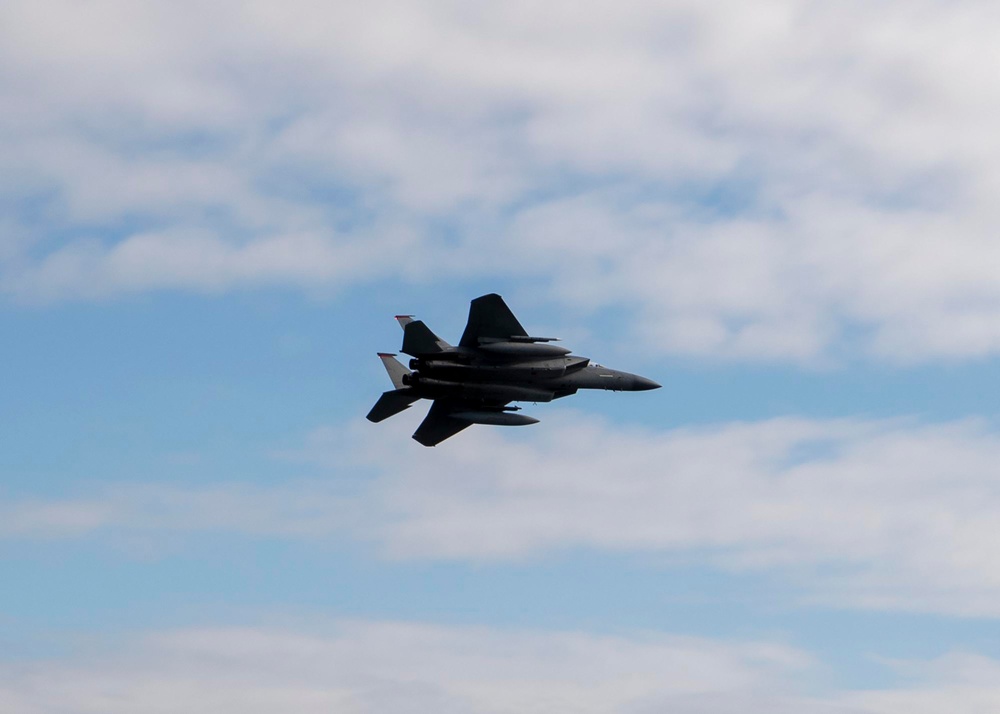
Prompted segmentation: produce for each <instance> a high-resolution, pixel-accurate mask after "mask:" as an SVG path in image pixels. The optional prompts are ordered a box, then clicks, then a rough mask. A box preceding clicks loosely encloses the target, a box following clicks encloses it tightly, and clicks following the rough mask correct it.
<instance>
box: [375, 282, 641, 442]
mask: <svg viewBox="0 0 1000 714" xmlns="http://www.w3.org/2000/svg"><path fill="white" fill-rule="evenodd" d="M396 320H398V321H399V325H400V327H402V328H403V346H402V348H401V350H400V351H401V352H403V353H405V354H408V355H410V357H412V358H413V359H411V360H410V367H409V369H407V368H406V367H405V366H403V364H402V363H401V362H399V361H398V360H397V359H396V355H395V354H389V353H386V352H379V353H378V356H379V358H380V359H381V360H382V364H384V365H385V369H386V371H387V372H388V373H389V379H391V380H392V385H393V386H394V387H395V389H393V390H391V391H388V392H384V393H383V394H382V396H381V397H380V398H379V400H378V401H377V402H376V403H375V406H373V407H372V409H371V411H370V412H368V421H372V422H380V421H382V420H383V419H388V418H389V417H391V416H393V415H395V414H399V413H400V412H401V411H403V410H404V409H409V408H410V405H412V404H413V403H414V402H416V401H418V400H420V399H430V400H432V401H433V404H431V408H430V410H429V411H428V412H427V416H426V417H425V418H424V420H423V422H422V423H421V424H420V426H419V427H418V428H417V430H416V431H415V432H414V433H413V438H414V439H416V440H417V441H418V442H420V443H421V444H423V445H424V446H437V445H438V444H440V443H441V442H442V441H444V440H445V439H447V438H449V437H452V436H454V435H455V434H457V433H458V432H460V431H462V430H463V429H465V428H467V427H470V426H472V425H473V424H494V425H497V426H523V425H527V424H537V423H538V420H537V419H535V418H533V417H530V416H526V415H523V414H517V413H515V412H518V411H520V410H521V408H520V407H511V406H507V405H508V404H510V403H511V402H551V401H552V400H553V399H560V398H561V397H568V396H569V395H571V394H576V391H577V390H578V389H607V390H610V391H614V392H640V391H644V390H647V389H658V388H659V387H660V385H659V384H657V383H656V382H654V381H653V380H651V379H646V378H645V377H640V376H639V375H637V374H629V373H628V372H620V371H618V370H616V369H608V368H607V367H602V366H601V365H599V364H591V362H590V359H588V358H587V357H576V356H573V355H571V354H570V351H569V350H568V349H566V348H564V347H559V346H558V345H553V344H549V343H550V342H558V339H557V338H555V337H530V336H529V335H528V333H527V332H525V331H524V328H523V327H521V323H520V322H518V321H517V318H516V317H514V313H512V312H511V311H510V308H509V307H507V304H506V303H505V302H504V301H503V298H502V297H500V296H499V295H497V294H495V293H491V294H489V295H483V296H482V297H478V298H476V299H475V300H473V301H472V305H471V307H470V308H469V322H468V324H466V326H465V332H463V333H462V339H461V340H460V341H459V343H458V346H453V345H449V344H448V343H447V342H445V341H444V340H442V339H441V338H440V337H438V336H437V335H435V334H434V333H433V332H431V331H430V329H429V328H428V327H427V325H425V324H424V323H423V322H422V321H420V320H414V319H413V316H412V315H397V316H396Z"/></svg>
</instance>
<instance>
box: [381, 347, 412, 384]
mask: <svg viewBox="0 0 1000 714" xmlns="http://www.w3.org/2000/svg"><path fill="white" fill-rule="evenodd" d="M378 356H379V359H380V360H382V365H383V366H384V367H385V371H386V372H388V373H389V379H391V380H392V386H394V387H395V388H396V389H402V388H403V387H404V386H405V385H404V384H403V377H405V376H406V375H408V374H409V373H410V370H408V369H407V368H406V367H404V366H403V365H402V364H401V363H400V362H399V360H397V359H396V355H393V354H388V353H386V352H379V353H378Z"/></svg>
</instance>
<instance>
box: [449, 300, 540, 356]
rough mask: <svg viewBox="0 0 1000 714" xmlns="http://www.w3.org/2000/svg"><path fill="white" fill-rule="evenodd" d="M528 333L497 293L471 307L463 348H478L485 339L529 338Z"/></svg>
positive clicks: (473, 303)
mask: <svg viewBox="0 0 1000 714" xmlns="http://www.w3.org/2000/svg"><path fill="white" fill-rule="evenodd" d="M527 336H528V333H527V332H525V331H524V328H523V327H521V323H520V322H518V321H517V318H516V317H514V313H512V312H511V311H510V308H509V307H507V303H505V302H504V301H503V298H502V297H500V296H499V295H497V294H496V293H490V294H489V295H483V296H482V297H477V298H476V299H475V300H473V301H472V304H471V305H470V306H469V322H468V323H467V324H466V326H465V332H463V333H462V341H461V342H459V343H458V344H459V345H460V346H461V347H478V346H479V340H480V339H481V338H483V337H488V338H494V339H501V340H505V339H507V338H509V337H527Z"/></svg>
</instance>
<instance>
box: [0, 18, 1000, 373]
mask: <svg viewBox="0 0 1000 714" xmlns="http://www.w3.org/2000/svg"><path fill="white" fill-rule="evenodd" d="M192 7H193V6H188V5H186V4H185V3H177V2H172V3H160V2H149V3H142V4H138V5H137V4H135V3H123V2H118V1H116V0H103V1H102V2H97V3H90V4H88V5H86V6H80V5H78V4H76V3H69V2H60V1H58V0H49V1H48V2H44V3H29V2H8V3H5V4H4V8H3V10H2V11H0V12H2V13H3V16H2V20H3V21H2V22H0V28H3V29H2V30H0V32H3V33H4V34H3V36H2V38H0V39H2V41H0V59H2V61H3V66H4V67H5V72H4V74H3V75H2V76H0V99H2V101H3V104H4V106H5V107H7V108H8V111H7V112H5V114H4V117H2V118H0V202H3V203H4V204H5V205H8V206H9V207H10V210H8V211H7V213H9V214H11V215H13V216H16V218H15V219H11V220H12V225H10V226H9V227H8V226H5V233H4V236H5V237H4V238H2V239H0V240H2V242H3V245H0V259H2V260H3V263H2V264H0V276H2V282H0V285H2V289H3V290H4V291H5V292H7V293H8V294H11V295H13V296H15V297H17V298H20V299H26V298H30V299H69V298H74V297H93V296H95V295H114V294H118V293H122V292H131V291H135V290H147V289H164V288H169V289H194V290H206V289H211V290H228V289H238V288H245V287H250V286H256V285H273V284H283V285H285V284H287V285H297V286H305V287H306V288H307V289H310V290H313V289H317V286H318V285H319V286H321V287H325V288H331V287H332V288H336V287H338V286H341V285H345V284H349V283H352V282H356V281H359V280H372V279H375V278H377V277H379V276H385V275H392V276H395V277H399V276H402V277H411V278H412V277H420V276H426V275H431V274H433V275H435V276H436V277H438V278H440V277H448V276H459V277H467V276H469V275H473V274H475V275H490V276H496V275H498V274H505V275H508V276H514V277H520V278H523V279H526V280H531V281H536V282H542V283H543V284H545V285H546V286H548V285H549V284H550V283H551V288H552V290H551V296H552V297H554V298H556V299H559V300H567V301H568V300H573V301H574V302H578V301H580V299H581V295H582V296H584V298H583V301H584V302H586V303H588V304H591V305H594V306H597V305H607V304H623V305H626V306H628V307H629V308H638V309H637V310H635V312H636V314H637V318H636V330H637V331H638V332H639V333H640V334H643V335H646V336H647V337H648V338H649V340H650V342H651V343H652V344H653V345H655V346H656V347H657V348H659V349H661V350H662V351H664V352H669V353H677V352H680V353H691V354H712V355H717V356H720V357H723V358H748V357H749V358H757V359H768V360H793V361H810V360H816V359H823V358H824V357H828V356H829V355H830V354H831V353H838V352H841V351H843V347H844V346H843V345H842V344H841V342H842V341H843V340H854V341H855V343H854V344H850V345H849V346H848V348H847V349H849V350H860V351H862V352H866V353H869V354H872V355H875V356H876V357H878V358H887V359H892V360H914V359H917V360H920V359H931V358H940V357H946V358H966V357H974V356H982V355H991V354H996V353H997V352H998V351H1000V329H998V328H997V327H996V325H998V324H1000V278H998V276H997V273H996V270H995V269H993V268H992V266H994V265H996V264H997V259H998V258H1000V256H997V255H996V253H997V251H998V248H997V242H996V240H995V235H996V233H997V229H998V227H1000V220H998V219H1000V216H998V214H997V211H996V210H995V208H994V206H993V204H994V201H993V196H995V195H996V193H997V189H998V187H1000V171H998V169H997V166H1000V162H998V161H997V156H998V153H1000V142H998V140H997V137H996V132H995V131H994V129H993V122H992V117H993V116H995V115H996V114H997V110H998V109H1000V90H998V89H997V87H996V84H995V82H994V81H993V76H994V74H995V72H993V71H992V67H993V64H995V61H996V60H997V59H998V58H997V53H996V49H995V42H994V37H993V33H992V32H991V31H990V28H991V27H992V24H993V23H992V19H993V18H992V10H991V8H990V7H988V6H987V5H984V4H982V3H978V2H973V1H972V0H969V1H968V2H950V3H943V2H931V1H927V2H920V3H917V4H916V5H914V4H913V3H911V2H908V3H902V2H889V3H880V4H878V5H872V4H871V3H862V2H846V3H836V4H829V3H826V4H824V3H817V2H813V1H812V0H767V1H765V2H758V3H755V4H754V5H753V6H752V7H751V6H747V5H746V3H740V2H735V1H730V2H721V3H712V4H705V3H693V2H688V1H687V0H677V1H675V2H671V3H667V4H664V3H654V2H644V1H635V2H626V3H618V4H616V5H615V8H614V10H613V11H612V10H608V9H605V8H601V7H597V6H594V7H589V8H587V9H586V11H581V10H580V8H579V6H578V5H566V4H560V3H550V4H547V5H545V6H544V7H540V6H538V5H537V4H531V3H522V2H505V3H501V4H494V5H490V6H488V7H486V6H484V7H477V8H470V7H468V6H467V5H466V4H462V3H454V2H450V1H447V0H440V1H438V2H428V3H423V4H420V5H413V4H410V3H400V2H393V1H391V0H387V1H385V2H375V3H366V4H365V5H364V7H361V6H347V5H343V4H333V5H331V4H329V3H317V2H311V1H309V0H293V1H292V2H289V3H282V4H280V5H274V4H273V3H217V4H215V5H213V7H212V8H211V10H206V9H205V8H202V7H199V8H198V13H199V22H197V23H191V22H189V21H187V18H188V15H189V13H190V12H192V11H193V9H192ZM991 63H993V64H991ZM594 186H600V187H608V186H613V187H615V188H614V189H613V190H612V189H607V188H603V189H593V188H587V187H594ZM331 196H333V198H332V199H331ZM338 196H339V198H338ZM712 196H715V197H716V198H712ZM720 196H721V197H722V198H718V197H720ZM720 202H721V206H720V205H718V204H719V203H720ZM26 205H27V206H28V208H25V206H26ZM442 224H447V225H450V226H451V227H452V228H454V229H455V232H456V233H457V234H459V236H460V237H459V238H458V239H457V241H454V242H451V241H450V242H444V241H440V240H438V239H437V236H436V235H435V230H436V228H435V227H437V226H441V225H442ZM334 226H337V227H340V226H346V227H345V228H343V229H340V228H338V229H336V230H335V229H334ZM400 226H405V227H406V229H405V230H401V229H400V228H399V227H400ZM109 234H110V235H111V236H118V237H117V238H113V239H112V238H110V237H108V236H109ZM25 236H27V238H26V237H25ZM66 236H73V237H69V238H68V237H66ZM75 236H84V237H83V238H80V239H78V238H76V237H75ZM151 236H156V240H157V241H158V244H157V245H158V247H157V250H158V251H163V250H168V251H170V255H169V257H170V259H169V260H166V261H165V262H164V263H163V265H162V266H161V265H160V263H159V262H158V261H154V262H152V263H147V262H144V261H136V262H130V261H125V260H123V258H122V252H123V251H124V252H126V253H128V252H130V251H132V250H134V249H135V247H134V243H135V242H138V243H140V244H147V243H149V241H151V240H153V239H152V238H151ZM167 236H170V238H169V239H168V238H167ZM177 236H184V237H185V238H184V240H185V241H188V243H187V244H185V246H184V249H183V250H180V249H176V247H175V246H174V242H175V241H177V240H180V239H178V238H177ZM288 236H294V237H296V238H294V239H292V238H289V237H288ZM301 236H308V240H309V241H310V246H311V247H313V248H316V247H317V246H318V248H317V251H318V253H319V255H318V257H317V256H314V255H313V253H314V251H312V250H305V251H302V250H301V246H300V243H299V241H301V240H306V239H304V238H301ZM95 237H100V240H95ZM78 241H83V242H82V243H79V242H78ZM88 241H89V242H88ZM192 241H196V242H199V243H204V246H203V247H197V248H196V247H192V246H191V245H190V242H192ZM456 243H457V245H456ZM399 244H403V245H406V246H408V247H410V248H412V250H410V251H408V254H409V255H410V256H411V259H410V260H404V259H403V257H402V255H401V254H400V253H399V252H394V251H392V250H386V248H387V247H392V246H396V245H399ZM345 252H346V255H345ZM81 253H84V254H86V255H87V259H86V262H85V263H83V264H81V263H80V257H79V256H80V254H81ZM258 253H266V254H267V256H268V257H267V262H269V263H270V262H271V261H272V260H273V261H274V262H275V263H276V266H275V267H270V266H267V267H255V260H254V257H253V256H255V255H257V254H258ZM203 254H208V257H209V259H208V260H207V261H201V260H199V257H200V256H202V255H203ZM414 256H416V257H414ZM67 264H68V265H69V266H70V267H67ZM525 266H528V267H527V268H526V267H525ZM848 334H849V335H851V337H850V338H848V337H845V335H848ZM857 334H861V335H862V337H856V336H855V335H857Z"/></svg>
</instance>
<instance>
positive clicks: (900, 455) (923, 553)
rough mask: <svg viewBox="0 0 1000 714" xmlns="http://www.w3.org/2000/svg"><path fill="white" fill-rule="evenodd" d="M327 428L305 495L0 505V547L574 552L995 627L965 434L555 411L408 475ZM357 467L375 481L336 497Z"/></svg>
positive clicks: (978, 470)
mask: <svg viewBox="0 0 1000 714" xmlns="http://www.w3.org/2000/svg"><path fill="white" fill-rule="evenodd" d="M407 418H409V417H400V418H399V421H400V423H399V424H395V423H393V422H389V423H387V424H385V425H380V430H381V431H380V433H379V434H378V435H377V438H378V439H379V443H383V441H384V439H385V438H392V439H398V440H400V442H401V443H404V444H409V441H408V440H407V439H406V436H407V433H408V432H407V430H408V429H411V428H412V427H413V424H410V423H407V421H406V419H407ZM415 418H419V415H417V417H414V418H409V421H414V419H415ZM365 426H368V425H365ZM385 430H391V433H390V434H389V435H388V436H387V435H386V434H385V433H382V432H384V431H385ZM335 433H336V432H335V431H333V430H331V431H329V432H326V431H321V432H318V433H317V434H316V435H314V436H313V438H312V439H311V440H310V442H309V446H308V447H307V448H306V450H305V452H303V453H302V454H299V458H310V459H313V460H315V461H316V462H317V463H318V464H320V465H321V466H320V468H321V469H322V470H323V471H324V472H326V475H324V476H323V478H322V479H321V480H318V481H305V482H298V483H286V484H283V485H281V486H252V485H249V484H234V483H228V484H227V483H217V484H214V485H213V486H211V487H205V488H181V487H167V486H160V485H153V484H150V485H146V486H137V485H119V486H116V487H113V488H112V487H108V488H107V489H103V490H101V491H97V492H94V493H93V494H92V495H91V496H90V497H88V498H79V499H66V500H62V501H53V502H46V501H9V502H8V503H7V504H6V505H4V506H2V507H0V515H2V516H3V518H2V520H0V523H2V524H3V525H0V535H2V536H4V537H6V538H16V539H25V538H28V539H34V538H66V537H80V536H83V535H88V534H95V535H100V534H104V536H106V537H116V536H128V537H130V538H136V537H141V536H143V534H147V535H152V534H160V536H162V535H166V534H169V533H174V534H178V535H180V534H184V533H193V532H197V533H212V532H215V533H242V534H246V535H252V536H268V537H280V538H306V539H317V538H318V539H322V538H328V537H330V536H331V535H334V534H349V535H351V536H352V537H353V538H354V539H356V540H359V541H361V542H368V543H373V544H375V545H376V546H377V547H378V548H379V549H380V550H381V551H382V553H383V555H384V556H386V557H389V558H394V559H431V560H435V559H444V560H461V561H473V562H475V561H498V560H499V561H511V560H513V561H519V560H523V559H525V558H533V557H538V556H544V555H552V554H558V553H561V552H566V551H570V550H572V549H579V548H581V547H583V548H587V549H592V550H600V551H608V552H616V553H634V554H661V555H668V556H670V558H671V559H672V560H680V561H682V562H683V561H688V562H698V563H707V564H709V565H711V566H713V567H715V568H719V569H722V570H727V571H744V570H752V571H758V572H768V573H772V574H774V575H775V576H777V577H780V578H782V579H783V580H784V581H785V582H787V583H790V584H792V585H794V586H795V587H794V588H793V591H795V592H797V593H798V594H799V596H801V597H807V598H811V599H819V600H821V601H823V602H825V603H827V604H834V605H837V606H840V607H844V606H847V607H861V608H876V609H881V608H888V609H895V610H900V609H901V610H910V611H932V612H944V613H951V614H965V615H969V614H973V615H989V616H995V615H997V614H998V613H1000V610H998V607H997V602H1000V550H998V549H997V548H996V543H995V538H994V537H993V534H994V533H995V524H996V522H997V519H998V518H1000V486H998V485H997V484H998V480H997V464H998V463H1000V435H998V434H997V433H996V431H995V430H993V429H991V428H989V427H987V426H986V425H983V424H980V423H976V422H959V423H952V424H940V425H921V424H917V423H911V422H866V421H856V420H855V421H852V420H839V421H814V420H803V419H778V420H772V421H766V422H760V423H746V424H739V423H737V424H727V425H720V426H716V427H706V428H701V429H678V430H671V431H664V432H654V431H649V430H630V429H621V428H613V427H610V426H609V425H607V424H604V423H602V422H600V421H597V420H593V419H587V418H585V417H582V416H580V415H572V414H565V413H564V414H563V416H562V417H561V418H559V417H556V418H555V419H550V420H549V421H548V422H547V423H546V430H545V435H544V438H541V437H539V438H537V439H535V438H532V436H531V435H530V434H529V435H527V438H524V439H522V438H515V439H508V438H506V437H505V436H504V435H502V434H501V433H498V430H488V429H478V430H477V429H473V430H472V431H471V432H470V433H469V434H467V435H465V434H463V438H462V439H461V440H456V441H455V442H449V444H448V445H447V448H438V449H435V450H433V451H431V452H424V451H421V458H420V459H419V460H414V459H412V458H411V457H412V454H410V453H409V448H403V449H401V450H394V451H386V450H385V449H383V448H379V446H378V444H376V443H374V441H373V440H374V439H375V438H376V435H375V434H374V433H373V432H372V431H371V430H370V429H364V428H363V427H362V429H359V430H358V431H356V432H353V433H352V436H351V442H350V444H351V445H350V446H348V442H347V441H345V440H344V438H343V436H342V435H335ZM412 448H414V449H416V448H420V447H418V446H413V447H412ZM283 458H287V455H285V457H283ZM359 468H363V469H364V470H365V471H366V472H368V473H371V474H373V476H372V477H371V478H367V479H363V480H358V479H357V478H356V477H355V478H353V479H352V480H351V481H350V483H351V484H353V485H351V486H345V485H344V483H343V482H341V483H340V485H338V480H337V474H338V473H340V472H342V471H344V472H345V473H346V472H347V471H349V472H350V473H355V474H356V473H357V471H358V469H359ZM345 470H346V471H345ZM160 536H158V537H157V540H158V541H159V540H162V538H160ZM664 567H668V566H666V565H664Z"/></svg>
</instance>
